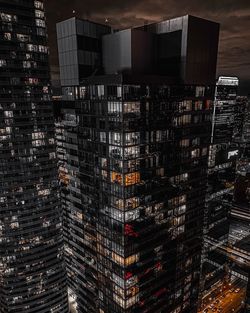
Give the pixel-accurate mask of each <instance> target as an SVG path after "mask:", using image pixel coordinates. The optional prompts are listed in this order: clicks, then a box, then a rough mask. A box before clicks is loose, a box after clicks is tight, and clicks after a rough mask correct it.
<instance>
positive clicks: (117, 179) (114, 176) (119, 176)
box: [111, 172, 123, 185]
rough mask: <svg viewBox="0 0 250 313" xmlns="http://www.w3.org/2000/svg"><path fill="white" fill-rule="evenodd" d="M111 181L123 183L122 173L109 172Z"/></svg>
mask: <svg viewBox="0 0 250 313" xmlns="http://www.w3.org/2000/svg"><path fill="white" fill-rule="evenodd" d="M111 182H112V183H118V184H120V185H122V184H123V179H122V174H119V173H116V172H111Z"/></svg>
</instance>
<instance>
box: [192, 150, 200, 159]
mask: <svg viewBox="0 0 250 313" xmlns="http://www.w3.org/2000/svg"><path fill="white" fill-rule="evenodd" d="M199 156H200V149H195V150H192V151H191V158H198V157H199Z"/></svg>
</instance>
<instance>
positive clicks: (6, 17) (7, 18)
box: [0, 13, 17, 22]
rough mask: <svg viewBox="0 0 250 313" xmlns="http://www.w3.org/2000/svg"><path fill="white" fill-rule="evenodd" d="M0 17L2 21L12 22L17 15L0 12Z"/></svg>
mask: <svg viewBox="0 0 250 313" xmlns="http://www.w3.org/2000/svg"><path fill="white" fill-rule="evenodd" d="M0 17H1V20H2V21H3V22H14V21H17V16H16V15H10V14H6V13H0Z"/></svg>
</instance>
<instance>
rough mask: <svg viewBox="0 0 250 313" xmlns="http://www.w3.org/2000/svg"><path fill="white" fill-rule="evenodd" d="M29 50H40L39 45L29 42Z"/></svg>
mask: <svg viewBox="0 0 250 313" xmlns="http://www.w3.org/2000/svg"><path fill="white" fill-rule="evenodd" d="M27 50H28V51H34V52H37V51H38V47H37V45H32V44H28V45H27Z"/></svg>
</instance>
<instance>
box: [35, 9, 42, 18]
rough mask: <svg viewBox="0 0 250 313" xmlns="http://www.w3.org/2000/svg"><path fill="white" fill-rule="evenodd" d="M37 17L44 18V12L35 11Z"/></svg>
mask: <svg viewBox="0 0 250 313" xmlns="http://www.w3.org/2000/svg"><path fill="white" fill-rule="evenodd" d="M35 16H36V17H37V18H44V12H43V11H40V10H35Z"/></svg>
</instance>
